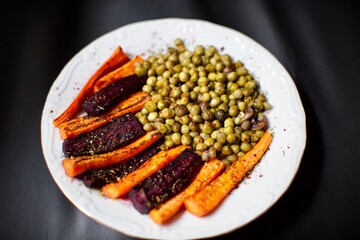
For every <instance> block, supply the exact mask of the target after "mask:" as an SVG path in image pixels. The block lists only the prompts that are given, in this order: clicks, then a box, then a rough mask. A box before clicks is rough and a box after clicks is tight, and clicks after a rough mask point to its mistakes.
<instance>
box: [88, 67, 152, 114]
mask: <svg viewBox="0 0 360 240" xmlns="http://www.w3.org/2000/svg"><path fill="white" fill-rule="evenodd" d="M145 82H146V77H139V76H137V75H136V74H133V75H130V76H128V77H125V78H122V79H120V80H117V81H116V82H115V83H113V84H111V85H109V86H107V87H105V88H103V89H101V90H100V91H98V92H96V93H95V94H94V95H92V96H91V97H90V98H88V99H87V100H86V101H85V102H84V104H83V108H84V110H85V112H86V113H87V114H88V115H89V116H97V115H99V114H100V113H103V112H105V111H107V110H108V109H110V108H111V107H114V106H115V105H116V104H118V103H119V102H120V101H121V100H123V99H126V98H128V97H129V96H130V95H131V94H133V93H135V92H137V91H140V90H141V88H142V86H143V85H144V83H145Z"/></svg>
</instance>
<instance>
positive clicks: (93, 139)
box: [63, 113, 145, 157]
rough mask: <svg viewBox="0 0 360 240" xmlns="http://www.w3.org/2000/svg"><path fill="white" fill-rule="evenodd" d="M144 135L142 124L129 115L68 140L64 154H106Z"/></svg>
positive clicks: (64, 146) (72, 155)
mask: <svg viewBox="0 0 360 240" xmlns="http://www.w3.org/2000/svg"><path fill="white" fill-rule="evenodd" d="M144 133H145V131H144V130H143V127H142V125H141V123H140V122H139V121H138V120H137V119H136V118H135V116H134V115H133V114H131V113H129V114H125V115H123V116H121V117H119V118H117V119H115V120H114V121H112V122H110V123H109V124H107V125H105V126H103V127H101V128H98V129H96V130H94V131H92V132H89V133H85V134H82V135H79V136H76V137H73V138H69V139H66V140H65V141H64V143H63V152H64V154H65V157H75V156H85V155H94V154H99V153H105V152H109V151H112V150H114V149H117V148H120V147H122V146H125V145H127V144H129V143H131V142H132V141H134V140H135V139H137V138H138V137H140V136H142V135H143V134H144Z"/></svg>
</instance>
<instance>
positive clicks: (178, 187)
mask: <svg viewBox="0 0 360 240" xmlns="http://www.w3.org/2000/svg"><path fill="white" fill-rule="evenodd" d="M203 163H204V162H203V161H202V159H201V157H200V156H199V155H197V154H196V153H195V152H194V151H192V150H189V149H186V150H185V151H184V152H183V153H182V154H181V155H180V156H179V157H177V158H176V159H175V160H173V161H172V162H171V163H170V164H169V165H167V166H166V167H164V168H163V169H160V170H159V171H157V172H156V173H155V174H153V175H152V176H150V177H149V178H147V179H145V180H144V181H142V182H141V183H139V184H138V185H136V186H135V187H134V188H133V189H131V190H130V191H129V198H130V200H131V202H132V203H133V205H134V207H135V209H137V210H138V211H139V212H140V213H143V214H146V213H149V211H150V210H151V209H153V208H154V207H156V206H158V205H159V204H161V203H163V202H165V201H167V200H168V199H170V198H172V197H173V196H175V195H176V194H178V193H180V192H181V191H182V190H183V189H184V188H186V187H187V186H188V185H189V184H190V183H191V181H192V180H193V179H194V177H195V176H196V174H197V173H198V172H199V170H200V168H201V166H202V165H203Z"/></svg>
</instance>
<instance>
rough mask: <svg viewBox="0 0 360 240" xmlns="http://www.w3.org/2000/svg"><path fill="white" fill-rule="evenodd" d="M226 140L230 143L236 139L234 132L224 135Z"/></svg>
mask: <svg viewBox="0 0 360 240" xmlns="http://www.w3.org/2000/svg"><path fill="white" fill-rule="evenodd" d="M226 141H227V142H228V143H230V144H232V143H234V142H235V141H236V135H235V134H234V133H230V134H229V135H227V136H226Z"/></svg>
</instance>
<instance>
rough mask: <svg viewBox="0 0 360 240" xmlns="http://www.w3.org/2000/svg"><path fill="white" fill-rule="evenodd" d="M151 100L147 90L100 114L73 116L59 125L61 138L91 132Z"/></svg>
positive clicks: (139, 108) (138, 108) (133, 111)
mask: <svg viewBox="0 0 360 240" xmlns="http://www.w3.org/2000/svg"><path fill="white" fill-rule="evenodd" d="M149 100H150V96H149V95H148V94H146V93H145V92H137V93H134V94H132V95H131V96H130V97H129V98H128V99H125V100H123V101H121V102H120V103H119V104H117V105H116V106H115V107H114V108H112V109H111V110H110V111H109V112H107V113H104V114H102V115H99V116H94V117H88V116H82V117H77V118H73V119H71V120H69V121H67V122H64V123H61V124H60V125H59V131H60V138H61V139H63V140H64V139H67V138H71V137H75V136H78V135H80V134H83V133H87V132H90V131H92V130H94V129H97V128H99V127H102V126H104V125H105V124H107V123H109V122H110V121H112V120H113V119H115V118H118V117H120V116H122V115H124V114H127V113H136V112H138V111H140V110H141V109H142V108H143V107H144V105H145V104H146V103H147V102H148V101H149Z"/></svg>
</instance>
